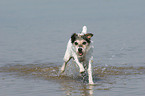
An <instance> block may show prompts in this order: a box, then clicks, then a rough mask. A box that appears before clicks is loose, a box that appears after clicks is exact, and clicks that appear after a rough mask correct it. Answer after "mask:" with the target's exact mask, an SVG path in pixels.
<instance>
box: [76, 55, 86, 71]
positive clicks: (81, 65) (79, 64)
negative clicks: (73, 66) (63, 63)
mask: <svg viewBox="0 0 145 96" xmlns="http://www.w3.org/2000/svg"><path fill="white" fill-rule="evenodd" d="M75 62H76V63H77V64H78V66H79V68H80V73H83V72H84V71H85V69H84V66H83V64H82V63H80V62H79V60H78V58H75Z"/></svg>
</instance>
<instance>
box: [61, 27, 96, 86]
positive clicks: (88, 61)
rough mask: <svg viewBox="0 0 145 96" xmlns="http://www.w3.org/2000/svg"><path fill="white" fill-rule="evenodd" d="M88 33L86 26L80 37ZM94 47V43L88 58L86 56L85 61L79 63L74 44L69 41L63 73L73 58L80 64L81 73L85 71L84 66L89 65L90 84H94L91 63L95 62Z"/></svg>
mask: <svg viewBox="0 0 145 96" xmlns="http://www.w3.org/2000/svg"><path fill="white" fill-rule="evenodd" d="M86 33H87V27H86V26H84V27H83V29H82V32H81V33H80V34H79V35H82V34H86ZM92 53H93V45H92V42H91V43H90V45H89V47H88V48H87V49H86V56H85V61H83V63H82V62H80V61H79V56H78V55H77V53H76V51H75V48H74V46H73V44H72V43H71V39H70V40H69V41H68V44H67V49H66V52H65V55H64V64H63V65H62V67H61V73H63V72H64V71H65V68H66V65H67V63H68V62H69V61H70V59H71V58H73V59H74V61H75V62H76V63H77V64H78V66H79V68H80V73H83V72H84V71H85V68H84V64H87V66H88V67H87V71H88V76H89V84H94V82H93V78H92V68H91V63H92V60H93V56H92Z"/></svg>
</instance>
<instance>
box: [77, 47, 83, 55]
mask: <svg viewBox="0 0 145 96" xmlns="http://www.w3.org/2000/svg"><path fill="white" fill-rule="evenodd" d="M78 54H79V55H80V56H82V55H83V49H82V48H78Z"/></svg>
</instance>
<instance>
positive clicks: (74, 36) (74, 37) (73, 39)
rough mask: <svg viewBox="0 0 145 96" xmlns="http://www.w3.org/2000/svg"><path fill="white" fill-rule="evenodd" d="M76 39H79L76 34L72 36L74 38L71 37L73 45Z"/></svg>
mask: <svg viewBox="0 0 145 96" xmlns="http://www.w3.org/2000/svg"><path fill="white" fill-rule="evenodd" d="M76 37H77V34H76V33H74V34H72V36H71V43H74V41H75V40H76Z"/></svg>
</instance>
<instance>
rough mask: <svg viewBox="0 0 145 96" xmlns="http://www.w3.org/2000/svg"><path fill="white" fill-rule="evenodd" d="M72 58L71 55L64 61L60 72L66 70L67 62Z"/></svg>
mask: <svg viewBox="0 0 145 96" xmlns="http://www.w3.org/2000/svg"><path fill="white" fill-rule="evenodd" d="M71 58H72V57H70V58H69V59H68V60H66V61H65V62H64V63H63V65H62V67H61V69H60V71H61V72H60V73H61V74H62V73H63V72H64V71H65V68H66V65H67V63H68V62H69V61H70V60H71Z"/></svg>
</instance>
